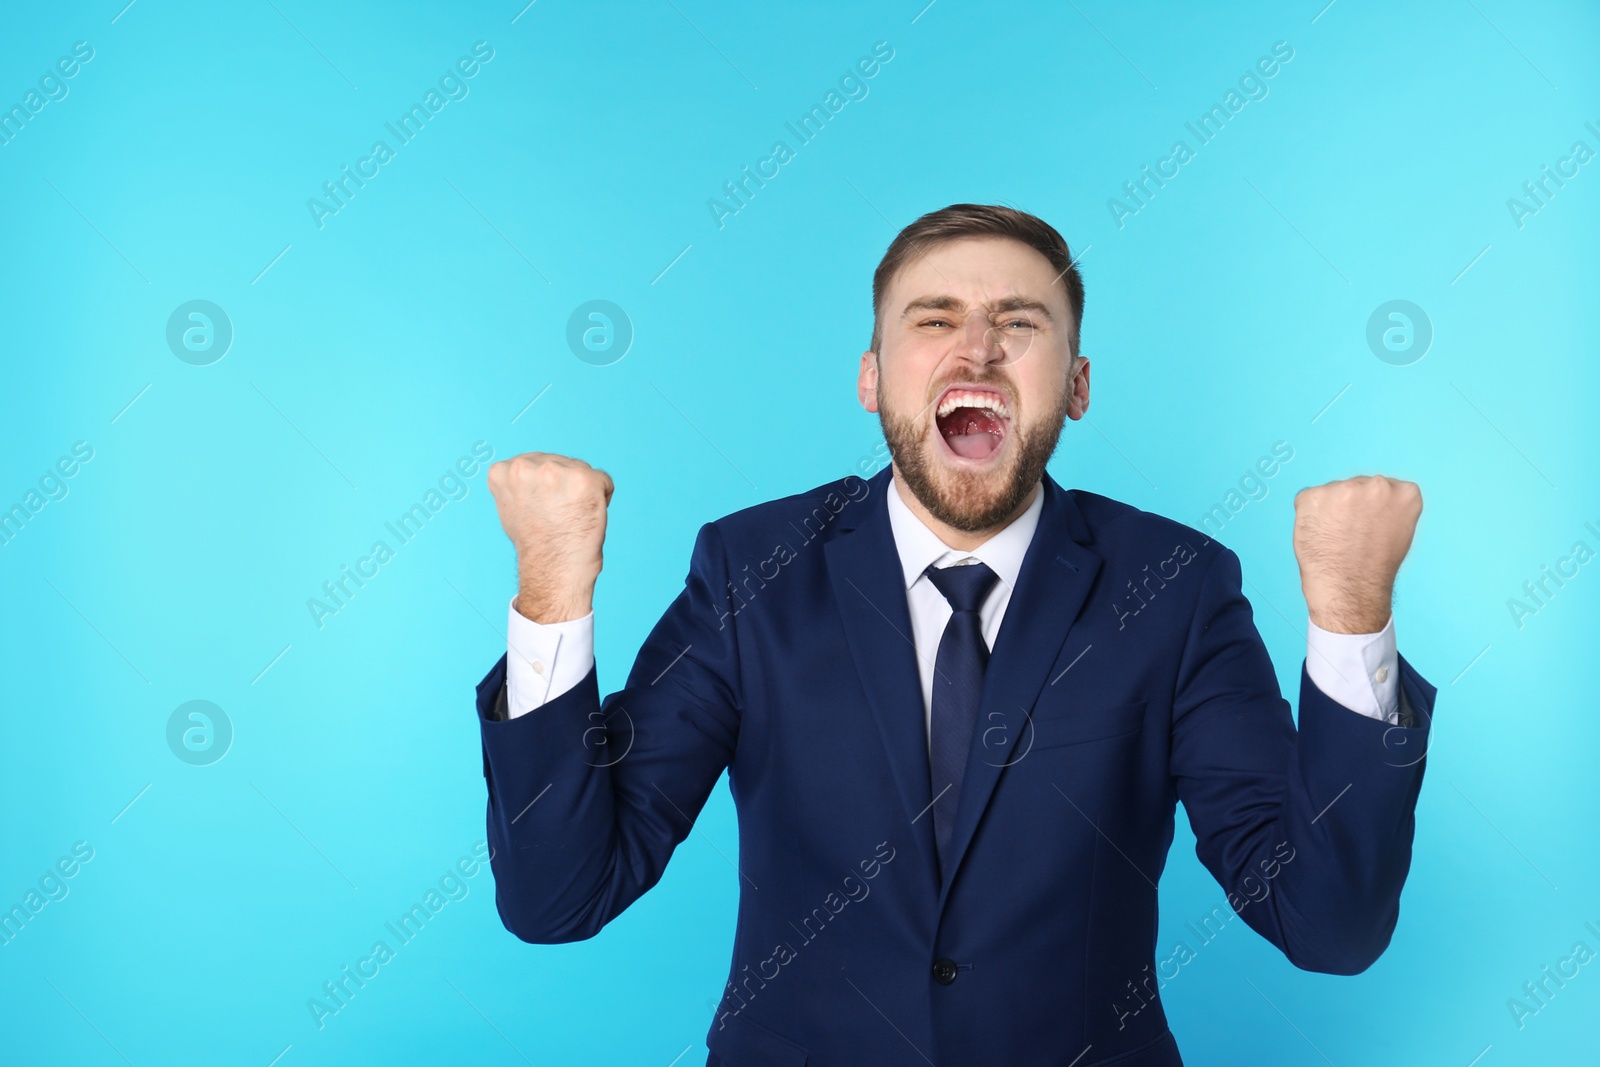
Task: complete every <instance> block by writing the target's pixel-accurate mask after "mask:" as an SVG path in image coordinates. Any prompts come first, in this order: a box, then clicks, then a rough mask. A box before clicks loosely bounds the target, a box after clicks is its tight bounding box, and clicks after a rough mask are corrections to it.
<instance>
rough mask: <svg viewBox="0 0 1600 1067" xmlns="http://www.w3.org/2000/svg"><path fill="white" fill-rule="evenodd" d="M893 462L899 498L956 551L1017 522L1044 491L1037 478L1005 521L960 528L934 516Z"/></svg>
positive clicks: (969, 546)
mask: <svg viewBox="0 0 1600 1067" xmlns="http://www.w3.org/2000/svg"><path fill="white" fill-rule="evenodd" d="M890 466H891V468H892V469H893V472H894V484H895V489H896V490H898V491H899V493H900V499H901V500H903V501H905V505H906V507H908V508H910V509H911V514H913V515H915V516H916V517H917V518H919V519H921V520H922V524H923V525H924V526H926V527H927V528H928V529H930V530H932V531H933V532H934V533H935V534H936V535H937V536H938V538H939V540H941V541H943V542H944V543H945V544H947V545H949V546H950V547H951V548H953V549H955V550H956V551H957V552H971V551H972V550H973V549H975V548H977V547H978V546H979V545H981V544H983V543H984V542H985V541H987V540H989V538H991V537H993V536H994V535H995V534H997V533H999V532H1000V531H1001V530H1004V529H1005V528H1006V527H1007V526H1010V525H1011V524H1012V523H1013V522H1016V521H1017V518H1018V517H1019V516H1021V514H1022V513H1023V512H1024V511H1027V510H1028V508H1029V507H1031V506H1032V504H1033V500H1034V497H1036V496H1038V495H1039V494H1040V493H1041V492H1043V487H1042V482H1034V483H1033V489H1032V491H1031V492H1029V493H1028V495H1027V496H1026V497H1024V498H1023V500H1022V503H1020V504H1018V505H1017V508H1016V510H1015V511H1013V512H1012V513H1011V514H1010V515H1007V516H1006V517H1005V519H1004V520H1003V521H1001V522H998V523H996V524H995V525H993V526H990V527H987V528H985V529H982V530H958V529H956V528H955V527H954V526H951V525H950V524H949V523H946V522H943V521H941V520H940V519H938V518H936V517H934V514H933V513H932V512H931V511H929V510H928V508H927V505H925V504H923V502H922V501H921V500H919V499H918V498H917V495H916V494H915V493H913V492H912V491H911V489H910V488H909V487H908V486H907V485H906V482H905V479H904V478H903V477H902V476H901V474H900V468H899V466H898V465H896V464H890Z"/></svg>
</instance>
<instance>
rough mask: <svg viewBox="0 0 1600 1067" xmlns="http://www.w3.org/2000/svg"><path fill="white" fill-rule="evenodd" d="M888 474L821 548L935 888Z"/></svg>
mask: <svg viewBox="0 0 1600 1067" xmlns="http://www.w3.org/2000/svg"><path fill="white" fill-rule="evenodd" d="M891 477H892V475H891V468H888V467H885V468H884V469H883V470H882V471H880V472H879V473H878V474H877V475H875V476H873V478H872V479H871V480H870V481H869V483H868V484H869V485H870V486H871V487H872V496H871V500H870V503H869V504H868V506H867V507H865V508H863V509H862V510H860V511H858V512H857V513H856V516H855V521H856V526H855V528H854V529H853V530H849V531H844V530H841V535H840V536H839V537H836V538H834V539H833V540H831V541H829V542H827V543H826V545H825V546H824V551H825V552H826V554H827V560H828V577H829V580H830V581H831V582H832V584H833V592H834V598H835V600H836V601H837V602H838V605H839V613H840V615H841V616H842V617H843V619H844V628H845V635H846V636H847V637H848V639H849V642H850V654H851V657H852V658H853V659H854V661H855V666H856V672H857V673H858V674H859V675H860V676H861V684H862V686H863V687H864V688H865V690H866V693H867V702H868V704H869V705H871V708H872V714H873V717H874V718H875V719H876V720H877V725H878V732H879V735H880V736H881V737H882V739H883V746H884V749H885V751H886V752H887V754H888V757H889V768H890V771H891V772H892V773H893V775H894V782H895V787H896V789H897V791H898V792H899V794H900V801H901V803H902V805H903V806H904V807H905V812H906V820H907V822H908V823H909V824H910V828H911V833H912V836H913V838H914V840H915V841H916V845H917V851H918V852H920V853H921V855H922V859H923V863H924V865H925V870H926V872H927V878H928V884H929V886H930V887H937V883H938V873H937V872H938V858H937V854H936V853H935V851H934V843H933V815H932V812H931V811H930V810H929V809H928V802H929V800H930V799H931V797H930V796H929V793H930V786H929V784H928V782H929V776H928V732H927V720H926V715H925V709H924V708H923V704H922V680H921V675H920V674H919V673H918V671H917V652H916V645H915V644H914V642H913V641H912V637H911V613H910V609H909V608H908V607H907V605H906V587H905V579H904V572H903V570H902V568H901V566H900V554H899V551H898V550H897V549H896V547H895V543H894V534H893V532H892V531H891V529H890V527H889V512H888V506H887V504H886V501H885V494H886V493H889V492H892V489H891V488H890V484H889V481H890V478H891Z"/></svg>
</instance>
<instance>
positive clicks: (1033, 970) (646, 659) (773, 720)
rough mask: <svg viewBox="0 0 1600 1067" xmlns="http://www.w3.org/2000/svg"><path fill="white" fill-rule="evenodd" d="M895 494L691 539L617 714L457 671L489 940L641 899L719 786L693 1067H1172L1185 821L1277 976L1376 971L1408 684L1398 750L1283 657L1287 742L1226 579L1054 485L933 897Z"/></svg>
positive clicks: (1428, 693) (1400, 793) (813, 497)
mask: <svg viewBox="0 0 1600 1067" xmlns="http://www.w3.org/2000/svg"><path fill="white" fill-rule="evenodd" d="M889 478H890V471H889V469H888V468H885V469H884V470H883V471H881V472H880V473H879V474H877V475H875V476H874V477H872V478H871V479H869V480H863V479H860V478H854V477H851V478H846V479H843V480H841V481H838V482H833V483H830V484H827V485H823V486H819V487H817V488H816V489H813V490H811V491H809V492H806V493H801V494H798V495H795V496H791V497H786V498H784V499H781V500H774V501H770V502H768V503H764V504H760V505H757V506H755V507H752V508H748V509H746V510H744V511H740V512H737V513H735V514H733V515H729V516H727V517H726V518H723V519H720V520H718V521H716V522H712V523H708V524H706V525H705V526H703V527H702V528H701V529H700V532H699V536H698V538H697V540H696V542H695V546H694V552H693V556H692V558H691V560H690V564H689V574H688V577H687V579H686V581H685V584H684V589H683V591H682V592H681V593H680V594H679V595H678V596H677V598H676V599H675V600H674V601H673V602H672V604H671V606H670V607H668V608H667V611H666V613H665V614H664V615H663V616H662V617H661V620H660V621H659V622H658V623H657V624H656V626H655V628H654V629H653V630H652V632H651V634H650V636H649V638H648V639H647V640H646V642H645V644H644V647H643V648H642V649H641V650H640V651H639V655H638V658H637V660H636V661H635V663H634V665H633V669H632V671H631V672H630V674H629V676H628V681H627V686H626V688H624V689H623V690H622V691H621V692H618V693H613V694H611V695H610V696H608V697H606V698H605V699H604V700H602V699H601V697H600V693H599V690H598V688H597V684H596V679H595V674H594V672H593V671H592V670H591V671H590V673H589V674H588V676H587V677H586V678H585V679H584V680H583V682H582V683H581V684H579V685H578V686H577V687H576V688H575V689H572V690H570V691H568V692H567V693H564V694H563V695H561V696H559V697H557V698H555V699H554V700H551V701H549V702H548V703H547V704H545V705H543V706H541V707H539V708H538V709H536V710H534V711H532V712H530V713H527V714H524V715H521V716H518V717H517V718H515V719H506V718H505V717H504V682H505V661H504V659H503V658H502V660H501V661H500V662H499V663H497V664H496V665H495V667H494V668H493V669H492V670H491V671H490V672H489V674H488V676H487V677H486V678H484V679H483V681H482V682H481V683H480V685H479V686H478V691H477V707H478V715H479V721H480V727H481V731H482V737H483V752H484V776H485V778H486V779H487V783H488V794H489V802H488V840H489V844H490V846H491V848H492V850H493V852H492V860H491V866H492V869H493V871H494V878H495V900H496V905H497V907H498V910H499V914H500V917H501V919H502V921H503V922H504V923H505V925H506V927H507V928H508V929H509V930H510V931H511V932H512V933H514V934H516V935H517V936H518V937H520V938H522V939H523V940H524V941H529V942H533V943H537V944H554V943H561V942H570V941H577V940H581V939H584V938H589V937H593V936H594V935H595V934H596V933H598V932H599V930H600V929H601V927H603V926H604V925H605V924H606V923H608V922H610V921H611V920H612V919H613V918H615V917H616V916H617V915H619V914H620V913H621V912H622V911H623V909H625V908H627V907H628V905H629V904H631V903H633V901H634V900H636V899H637V898H638V897H639V896H640V895H641V894H642V893H644V892H645V891H646V890H648V889H649V888H650V887H651V886H653V885H655V883H656V882H657V881H658V880H659V879H660V878H661V875H662V871H663V869H664V868H665V867H666V865H667V861H668V859H669V858H670V857H671V855H672V852H673V849H674V848H675V847H676V846H677V845H678V843H679V842H681V841H682V840H683V839H684V838H685V837H687V836H688V834H689V832H690V830H691V828H692V824H693V821H694V819H695V817H696V816H697V815H698V813H699V812H700V810H701V807H702V806H703V805H704V803H705V801H706V798H707V796H708V795H709V794H710V792H711V790H712V788H713V786H714V785H715V784H716V782H717V780H718V778H719V776H720V775H721V774H722V772H723V771H724V770H727V772H728V783H729V790H730V792H731V793H732V796H733V800H734V803H735V805H736V807H737V811H738V822H739V856H738V865H739V869H740V879H739V884H740V899H739V913H738V924H737V930H736V934H735V939H734V947H733V956H732V960H731V963H730V966H729V974H728V984H727V986H726V987H725V988H724V990H723V996H722V1000H721V1003H720V1006H719V1008H718V1010H717V1013H716V1016H715V1018H714V1019H713V1020H712V1023H711V1027H710V1032H709V1034H708V1036H707V1045H708V1046H709V1048H710V1050H711V1053H712V1055H711V1057H710V1058H709V1060H708V1063H709V1064H711V1065H713V1067H715V1065H718V1064H721V1065H723V1067H745V1065H758V1064H760V1065H765V1064H772V1065H782V1067H789V1065H792V1067H799V1065H801V1064H809V1065H811V1067H853V1065H859V1064H922V1063H932V1064H936V1065H937V1067H979V1065H993V1064H1008V1065H1032V1064H1040V1065H1044V1064H1049V1065H1052V1067H1067V1065H1068V1064H1075V1065H1076V1067H1093V1065H1098V1064H1112V1063H1114V1064H1116V1065H1118V1067H1146V1065H1150V1067H1155V1065H1161V1067H1167V1065H1172V1064H1178V1063H1180V1060H1179V1056H1178V1051H1177V1045H1176V1042H1175V1041H1174V1038H1173V1035H1172V1034H1171V1032H1170V1031H1169V1029H1168V1027H1167V1022H1166V1017H1165V1015H1164V1014H1163V1011H1162V1008H1161V1004H1160V1000H1159V997H1158V996H1157V995H1156V988H1157V985H1158V977H1171V976H1172V967H1173V966H1175V964H1174V963H1173V962H1172V960H1171V959H1170V958H1168V957H1170V956H1171V953H1170V952H1164V953H1160V954H1159V955H1160V956H1161V957H1163V958H1162V959H1160V960H1158V948H1159V947H1160V946H1158V945H1157V943H1156V936H1157V895H1156V883H1157V881H1158V880H1159V879H1160V876H1161V871H1162V867H1163V865H1164V864H1165V861H1166V856H1167V850H1168V848H1169V846H1170V845H1171V843H1172V836H1173V815H1174V811H1175V807H1176V805H1177V802H1178V801H1180V800H1181V801H1182V802H1183V806H1184V809H1185V811H1186V812H1187V813H1188V817H1189V823H1190V826H1191V827H1192V828H1193V830H1194V834H1195V836H1196V838H1197V840H1198V844H1197V847H1196V851H1197V853H1198V855H1199V858H1200V860H1201V862H1202V863H1204V864H1205V866H1206V868H1207V869H1208V870H1210V872H1211V873H1212V874H1213V875H1214V876H1215V877H1216V879H1217V882H1218V883H1219V884H1220V885H1221V886H1222V888H1223V889H1224V890H1225V891H1226V894H1227V899H1228V902H1229V904H1230V905H1232V906H1233V908H1234V910H1235V911H1236V912H1237V914H1238V917H1239V918H1242V919H1243V920H1244V922H1245V923H1247V924H1248V925H1249V926H1250V927H1251V928H1253V929H1254V930H1255V931H1256V932H1257V933H1259V934H1260V935H1261V936H1263V937H1265V938H1266V939H1267V940H1268V941H1270V942H1272V944H1274V945H1276V946H1277V947H1278V948H1279V949H1280V950H1282V952H1283V953H1284V955H1285V956H1287V957H1288V959H1289V960H1290V961H1292V962H1293V963H1294V964H1295V965H1296V966H1298V967H1302V968H1305V969H1307V970H1313V971H1322V972H1327V973H1330V974H1355V973H1357V972H1359V971H1362V970H1363V969H1365V968H1366V967H1368V966H1369V965H1371V964H1372V962H1373V961H1374V960H1376V959H1377V958H1378V956H1379V954H1380V953H1382V952H1383V950H1384V948H1385V947H1386V946H1387V945H1388V943H1389V940H1390V936H1391V934H1392V933H1393V931H1394V927H1395V922H1396V918H1397V916H1398V912H1399V900H1400V890H1401V887H1402V884H1403V883H1404V881H1405V877H1406V872H1407V869H1408V867H1409V865H1410V858H1411V842H1412V832H1413V812H1414V810H1415V804H1416V799H1417V793H1418V790H1419V789H1420V787H1421V784H1422V776H1423V767H1424V760H1423V758H1422V756H1423V753H1424V752H1425V751H1426V746H1427V740H1428V723H1429V721H1430V719H1431V715H1432V708H1433V701H1434V696H1435V690H1434V688H1433V686H1431V685H1429V684H1428V683H1427V682H1426V681H1425V680H1424V679H1423V678H1422V677H1421V676H1420V675H1419V674H1417V672H1416V671H1415V670H1414V669H1413V668H1412V667H1411V666H1410V664H1408V663H1407V662H1406V661H1405V659H1404V658H1403V657H1402V658H1401V660H1400V671H1401V687H1402V691H1403V694H1404V700H1405V715H1406V718H1405V719H1404V720H1403V721H1404V722H1408V723H1413V724H1412V725H1403V726H1391V725H1389V724H1387V723H1385V722H1382V721H1379V720H1377V719H1373V718H1370V717H1367V716H1364V715H1361V714H1358V713H1356V712H1354V711H1351V710H1349V709H1347V708H1344V707H1342V706H1340V705H1338V704H1337V703H1335V702H1334V701H1332V700H1331V699H1330V698H1329V697H1328V696H1326V695H1325V694H1323V693H1322V692H1321V691H1320V690H1319V689H1318V688H1317V687H1316V686H1315V685H1314V684H1313V683H1312V682H1311V681H1310V679H1309V678H1308V677H1307V676H1306V675H1305V673H1304V668H1303V667H1302V673H1301V682H1300V704H1299V712H1300V714H1299V728H1298V731H1297V730H1296V726H1295V721H1294V719H1293V717H1292V716H1291V714H1290V708H1289V705H1288V703H1287V702H1286V701H1285V700H1284V699H1283V696H1282V694H1281V693H1280V691H1279V688H1278V682H1277V678H1276V675H1275V674H1274V672H1273V667H1272V663H1271V662H1270V660H1269V659H1268V656H1267V651H1266V648H1265V646H1264V645H1263V644H1262V641H1261V637H1260V635H1259V634H1258V633H1257V631H1256V628H1255V625H1254V623H1253V621H1252V618H1251V609H1250V605H1249V603H1248V602H1247V601H1246V599H1245V598H1244V596H1243V595H1242V593H1241V591H1240V570H1239V560H1238V557H1237V556H1236V555H1235V554H1234V553H1233V552H1231V551H1229V550H1228V549H1227V548H1224V547H1223V546H1222V545H1221V544H1219V543H1217V542H1216V541H1214V540H1210V539H1208V538H1207V537H1206V536H1205V535H1204V534H1202V533H1200V532H1198V531H1196V530H1194V529H1191V528H1189V527H1187V526H1183V525H1180V524H1178V523H1175V522H1172V521H1170V520H1167V519H1164V518H1161V517H1159V516H1156V515H1152V514H1149V513H1146V512H1142V511H1139V510H1137V509H1135V508H1132V507H1129V506H1127V505H1125V504H1121V503H1118V502H1116V501H1113V500H1110V499H1107V498H1105V497H1101V496H1096V495H1094V494H1092V493H1086V492H1081V491H1077V490H1072V491H1068V490H1064V489H1062V488H1061V487H1060V486H1059V485H1057V484H1056V482H1055V481H1053V480H1052V479H1051V478H1050V477H1049V476H1046V477H1045V479H1044V487H1043V492H1044V505H1043V512H1042V514H1041V515H1040V518H1039V525H1038V529H1037V532H1036V533H1035V534H1034V538H1033V541H1032V543H1031V545H1030V546H1029V548H1028V550H1027V554H1026V556H1025V558H1024V560H1023V564H1022V570H1021V574H1020V576H1019V579H1018V582H1017V586H1016V589H1015V591H1014V592H1013V594H1012V597H1011V601H1010V604H1009V605H1008V607H1007V609H1006V614H1005V619H1004V623H1003V625H1002V626H1001V629H1000V632H999V635H998V637H997V638H996V640H995V644H994V648H993V651H992V654H991V658H990V661H989V666H988V669H987V673H986V675H985V681H984V690H983V699H982V706H981V709H980V715H979V721H978V724H977V730H976V733H975V736H974V739H973V745H972V749H971V760H970V762H969V764H968V767H967V771H966V777H965V781H964V784H963V786H962V790H961V796H960V805H959V811H958V814H957V816H956V823H955V829H954V841H953V846H952V849H953V856H954V861H953V863H952V864H951V867H950V870H949V871H948V873H947V874H946V875H945V876H944V877H943V878H942V879H941V878H940V877H939V876H938V875H937V873H936V871H937V863H936V858H935V852H934V843H933V825H932V824H933V818H932V815H931V813H930V811H929V802H930V800H931V799H932V797H931V793H930V787H929V772H928V749H927V734H926V727H925V720H924V708H923V702H922V694H921V688H920V684H919V681H918V674H917V666H916V660H915V651H914V648H913V646H912V643H911V623H910V616H909V609H908V607H907V604H906V593H905V584H904V581H903V578H902V573H901V567H900V561H899V556H898V554H897V552H896V549H895V545H894V539H893V537H892V535H891V533H890V528H889V517H888V513H887V510H886V507H885V499H884V494H885V493H886V492H888V491H891V488H890V483H889ZM535 801H537V803H535ZM1227 918H1229V919H1231V918H1233V916H1231V915H1228V916H1227ZM1168 948H1170V946H1168ZM1162 967H1164V968H1165V969H1164V970H1163V971H1162V973H1161V975H1160V976H1158V975H1157V973H1156V971H1157V969H1159V968H1162Z"/></svg>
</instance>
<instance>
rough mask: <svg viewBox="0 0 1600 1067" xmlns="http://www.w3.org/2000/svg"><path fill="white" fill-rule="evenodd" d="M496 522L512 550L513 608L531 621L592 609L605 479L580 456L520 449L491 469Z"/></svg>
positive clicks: (607, 494)
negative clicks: (514, 575)
mask: <svg viewBox="0 0 1600 1067" xmlns="http://www.w3.org/2000/svg"><path fill="white" fill-rule="evenodd" d="M488 482H489V492H491V493H493V494H494V503H495V507H496V508H497V509H498V510H499V512H500V525H501V526H502V527H504V528H505V531H506V536H507V537H509V538H511V543H512V544H513V545H514V546H516V550H517V600H516V608H517V611H518V612H519V613H520V614H522V615H525V616H527V617H528V618H530V619H532V620H533V621H534V622H564V621H566V620H568V619H580V618H582V617H583V616H585V615H587V614H589V612H590V611H591V610H593V598H594V583H595V580H596V579H597V578H599V577H600V567H601V548H602V546H603V545H604V544H605V539H606V505H607V504H609V503H610V502H611V493H612V491H613V489H614V488H615V487H614V486H613V485H612V483H611V476H610V475H608V474H607V473H606V472H605V471H602V470H596V469H595V468H594V467H591V466H589V464H587V463H585V462H584V461H583V460H581V459H570V458H568V457H567V456H558V455H555V454H553V453H550V452H524V453H523V454H522V455H520V456H512V457H511V458H510V459H503V460H501V461H500V462H498V463H495V464H492V465H491V466H490V467H489V474H488Z"/></svg>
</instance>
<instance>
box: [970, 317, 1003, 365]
mask: <svg viewBox="0 0 1600 1067" xmlns="http://www.w3.org/2000/svg"><path fill="white" fill-rule="evenodd" d="M1000 342H1001V331H1000V328H999V327H997V326H995V325H994V324H993V323H991V322H990V321H989V317H988V316H987V315H984V314H982V313H981V312H976V311H975V312H973V313H972V314H970V315H968V316H967V317H966V320H965V321H964V322H962V324H961V354H962V355H963V356H964V357H965V358H966V359H968V360H970V361H972V362H973V363H976V364H978V365H980V366H985V365H988V364H990V363H1000V362H1003V361H1004V360H1005V358H1006V352H1005V348H1004V347H1003V346H1002V345H1001V343H1000Z"/></svg>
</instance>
